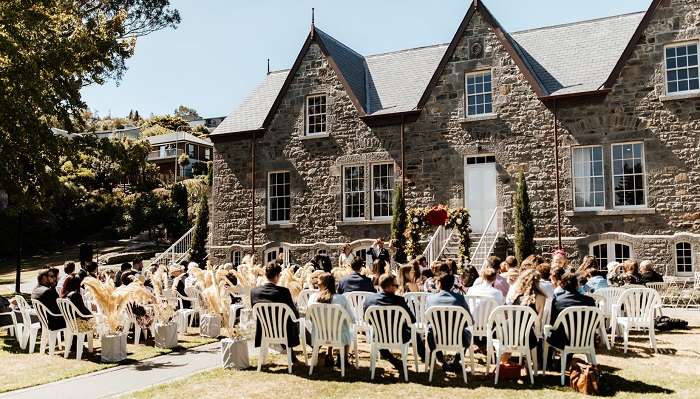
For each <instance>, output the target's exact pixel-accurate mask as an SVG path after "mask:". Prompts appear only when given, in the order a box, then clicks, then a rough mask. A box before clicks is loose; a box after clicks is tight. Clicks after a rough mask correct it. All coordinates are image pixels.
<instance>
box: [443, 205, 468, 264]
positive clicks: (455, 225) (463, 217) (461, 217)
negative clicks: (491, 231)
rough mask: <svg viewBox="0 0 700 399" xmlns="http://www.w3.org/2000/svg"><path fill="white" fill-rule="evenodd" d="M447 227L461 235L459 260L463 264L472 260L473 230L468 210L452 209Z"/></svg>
mask: <svg viewBox="0 0 700 399" xmlns="http://www.w3.org/2000/svg"><path fill="white" fill-rule="evenodd" d="M446 225H447V227H448V228H451V229H455V230H457V232H458V233H459V238H460V239H459V258H460V260H462V263H464V260H467V261H469V260H471V254H470V253H469V247H470V246H471V237H470V233H471V232H472V229H471V228H470V226H469V211H468V210H467V209H466V208H456V209H451V210H450V212H449V217H448V219H447V223H446Z"/></svg>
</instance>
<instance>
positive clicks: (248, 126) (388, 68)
mask: <svg viewBox="0 0 700 399" xmlns="http://www.w3.org/2000/svg"><path fill="white" fill-rule="evenodd" d="M479 4H481V3H479ZM644 15H645V13H644V12H639V13H632V14H624V15H617V16H612V17H606V18H600V19H595V20H589V21H581V22H574V23H570V24H564V25H556V26H549V27H543V28H536V29H530V30H524V31H520V32H513V33H510V34H507V38H508V40H509V41H510V42H511V44H512V45H513V47H514V48H515V50H516V51H517V53H518V54H519V55H520V58H522V59H523V61H524V62H525V63H527V66H528V67H529V69H530V70H531V71H532V72H533V73H534V75H535V78H536V80H537V81H538V82H537V83H538V84H539V85H540V86H541V87H542V88H543V89H544V92H545V95H546V96H549V95H560V94H575V93H585V92H589V91H595V90H599V89H600V88H601V86H602V85H603V83H604V82H605V81H606V79H607V78H608V77H609V76H610V74H611V72H612V70H613V68H614V67H615V65H616V63H617V62H618V60H619V59H620V57H621V54H622V53H623V51H624V50H625V47H627V45H628V44H629V42H630V40H631V38H632V36H633V35H634V32H635V30H636V29H637V27H638V26H639V25H640V22H641V21H642V18H643V17H644ZM314 29H315V30H314V32H316V34H317V35H318V39H319V41H320V42H321V44H322V45H323V47H324V48H325V50H326V51H327V52H328V55H329V56H330V57H331V58H332V59H333V61H334V62H335V63H336V65H337V67H338V69H339V70H340V73H341V74H342V75H343V77H344V79H345V81H346V82H347V86H349V89H350V90H351V91H352V92H353V94H354V96H355V97H356V98H357V99H358V101H359V102H360V104H359V106H361V107H362V108H363V109H362V110H361V111H363V112H364V113H365V114H366V115H370V116H374V115H384V114H393V113H399V112H405V111H412V110H416V109H417V108H418V104H419V100H420V98H421V96H422V94H423V92H424V91H425V90H426V87H428V84H429V82H430V80H431V78H432V76H433V74H434V73H435V71H436V70H437V68H438V65H439V64H440V61H441V59H442V58H443V56H444V55H445V52H446V50H447V49H448V44H436V45H433V46H426V47H418V48H411V49H406V50H400V51H395V52H390V53H383V54H375V55H368V56H362V55H360V54H359V53H357V52H356V51H354V50H352V49H351V48H350V47H348V46H346V45H344V44H343V43H341V42H339V41H338V40H336V39H335V38H333V37H331V36H330V35H328V34H327V33H325V32H323V31H321V30H320V29H318V28H314ZM289 72H290V70H283V71H276V72H271V73H269V74H268V75H267V76H266V77H265V79H264V80H263V82H262V83H261V84H260V85H259V86H258V87H257V88H256V89H255V90H254V91H253V93H252V94H251V95H250V96H248V97H247V98H246V99H245V100H244V101H243V102H242V103H241V104H240V105H239V106H238V107H237V108H236V109H235V110H234V111H233V112H232V113H231V114H230V115H229V116H228V117H227V118H226V119H225V120H224V122H222V123H221V124H220V125H219V126H218V127H217V128H216V129H215V130H214V132H213V133H212V135H213V136H216V135H219V134H228V133H237V132H245V131H250V130H256V129H262V128H264V126H263V122H264V121H265V119H266V117H267V115H268V113H269V112H270V109H271V108H272V106H273V103H274V102H275V99H276V97H277V96H278V94H279V92H280V90H281V89H282V87H283V85H284V82H285V79H287V76H288V74H289Z"/></svg>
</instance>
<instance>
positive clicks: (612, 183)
mask: <svg viewBox="0 0 700 399" xmlns="http://www.w3.org/2000/svg"><path fill="white" fill-rule="evenodd" d="M625 144H641V145H642V177H643V179H642V181H643V184H644V203H643V204H640V205H616V204H615V195H616V191H615V176H617V175H615V156H614V148H615V146H621V145H625ZM646 156H647V154H646V148H645V145H644V142H643V141H626V142H621V143H611V144H610V189H611V190H610V191H611V193H612V207H613V208H614V209H644V208H647V207H648V204H649V184H648V182H647V165H646V163H647V160H646Z"/></svg>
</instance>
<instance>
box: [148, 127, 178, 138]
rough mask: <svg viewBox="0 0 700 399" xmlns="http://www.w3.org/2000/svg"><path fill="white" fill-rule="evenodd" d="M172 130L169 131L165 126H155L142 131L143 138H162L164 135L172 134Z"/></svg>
mask: <svg viewBox="0 0 700 399" xmlns="http://www.w3.org/2000/svg"><path fill="white" fill-rule="evenodd" d="M172 132H173V131H172V130H168V129H166V128H164V127H163V126H160V125H154V126H150V127H148V128H146V129H143V130H141V137H143V138H146V137H152V136H160V135H162V134H169V133H172Z"/></svg>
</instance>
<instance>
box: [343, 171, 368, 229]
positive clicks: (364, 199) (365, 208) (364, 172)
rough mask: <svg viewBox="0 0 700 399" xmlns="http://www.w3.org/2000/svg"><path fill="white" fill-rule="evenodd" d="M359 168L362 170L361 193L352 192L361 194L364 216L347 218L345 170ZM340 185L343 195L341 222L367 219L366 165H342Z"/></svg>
mask: <svg viewBox="0 0 700 399" xmlns="http://www.w3.org/2000/svg"><path fill="white" fill-rule="evenodd" d="M357 167H360V168H362V169H363V172H362V191H353V192H357V193H359V192H361V193H362V207H363V208H364V216H360V217H349V216H348V215H347V214H346V212H345V211H346V205H347V201H346V199H347V197H346V194H347V193H348V192H347V191H346V190H345V169H347V168H357ZM341 184H342V195H343V220H345V221H349V222H352V221H361V220H366V219H367V207H366V205H367V197H366V196H367V165H366V164H348V165H343V170H342V176H341Z"/></svg>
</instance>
